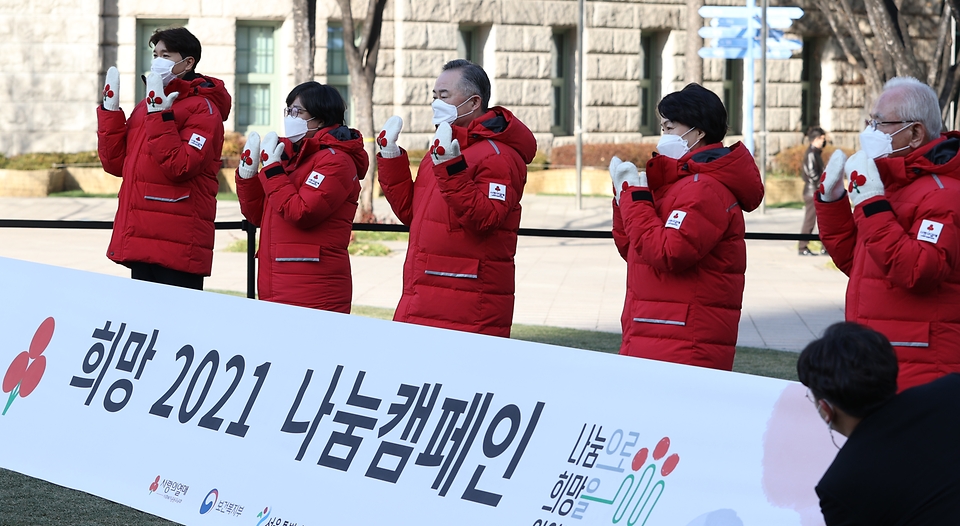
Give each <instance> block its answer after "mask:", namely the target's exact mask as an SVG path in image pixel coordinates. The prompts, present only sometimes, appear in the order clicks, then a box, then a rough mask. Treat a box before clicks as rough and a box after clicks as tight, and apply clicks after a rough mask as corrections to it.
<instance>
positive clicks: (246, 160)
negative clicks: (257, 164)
mask: <svg viewBox="0 0 960 526" xmlns="http://www.w3.org/2000/svg"><path fill="white" fill-rule="evenodd" d="M240 160H241V161H243V163H244V164H246V165H247V166H250V165H251V164H253V159H251V158H250V148H247V149H246V150H244V151H243V153H241V154H240Z"/></svg>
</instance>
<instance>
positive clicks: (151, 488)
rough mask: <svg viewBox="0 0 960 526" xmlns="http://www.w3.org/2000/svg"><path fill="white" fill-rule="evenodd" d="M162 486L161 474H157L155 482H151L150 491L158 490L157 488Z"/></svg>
mask: <svg viewBox="0 0 960 526" xmlns="http://www.w3.org/2000/svg"><path fill="white" fill-rule="evenodd" d="M159 487H160V475H157V478H155V479H153V483H152V484H150V493H153V492H154V491H157V488H159Z"/></svg>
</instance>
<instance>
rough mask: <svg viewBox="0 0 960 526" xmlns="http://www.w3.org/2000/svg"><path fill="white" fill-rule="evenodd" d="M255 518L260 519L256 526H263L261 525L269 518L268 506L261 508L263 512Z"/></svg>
mask: <svg viewBox="0 0 960 526" xmlns="http://www.w3.org/2000/svg"><path fill="white" fill-rule="evenodd" d="M257 518H258V519H260V520H259V521H258V522H257V526H263V523H265V522H267V519H269V518H270V506H267V507H265V508H263V511H261V512H260V513H258V514H257Z"/></svg>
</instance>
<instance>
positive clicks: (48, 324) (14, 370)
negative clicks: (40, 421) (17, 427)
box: [0, 318, 55, 415]
mask: <svg viewBox="0 0 960 526" xmlns="http://www.w3.org/2000/svg"><path fill="white" fill-rule="evenodd" d="M54 325H55V323H54V321H53V318H47V319H45V320H43V322H41V323H40V326H39V327H37V331H36V332H35V333H34V334H33V339H32V340H30V348H29V350H26V351H23V352H21V353H20V354H18V355H17V356H16V358H14V359H13V363H11V364H10V367H8V368H7V372H6V374H4V375H3V392H4V393H10V397H9V398H8V399H7V404H6V405H5V406H4V408H3V413H0V415H5V414H7V410H8V409H10V405H11V404H13V401H14V400H15V399H16V398H17V395H19V396H20V398H26V397H27V396H29V395H30V393H32V392H33V390H34V389H36V388H37V385H38V384H40V378H41V377H43V371H44V370H45V369H46V367H47V357H46V356H43V351H45V350H46V349H47V345H48V344H49V343H50V339H51V338H53V329H54Z"/></svg>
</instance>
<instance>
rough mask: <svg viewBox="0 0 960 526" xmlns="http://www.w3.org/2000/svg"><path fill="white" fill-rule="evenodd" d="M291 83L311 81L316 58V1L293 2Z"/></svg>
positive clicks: (294, 0)
mask: <svg viewBox="0 0 960 526" xmlns="http://www.w3.org/2000/svg"><path fill="white" fill-rule="evenodd" d="M293 50H294V51H293V52H294V61H293V64H294V66H293V81H294V82H295V83H296V84H298V85H299V84H303V83H304V82H307V81H310V80H313V77H314V71H313V63H314V60H315V57H316V56H317V0H293Z"/></svg>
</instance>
